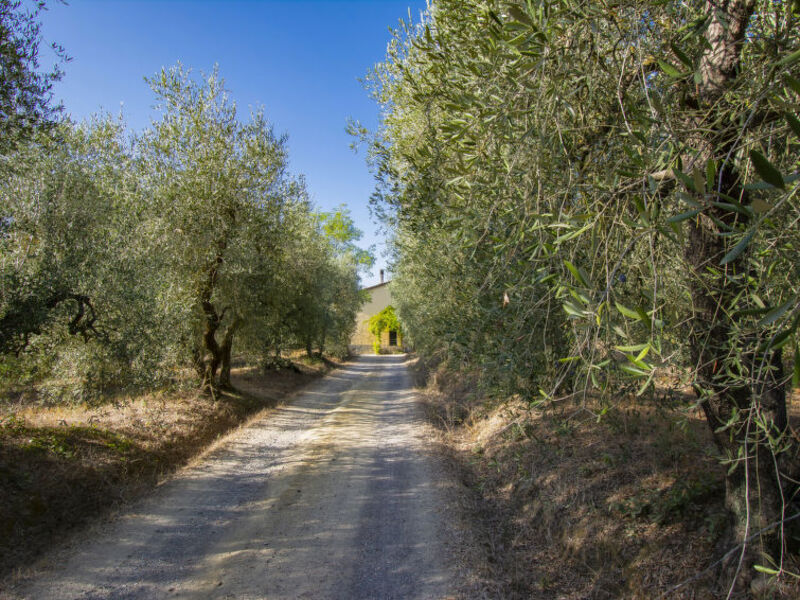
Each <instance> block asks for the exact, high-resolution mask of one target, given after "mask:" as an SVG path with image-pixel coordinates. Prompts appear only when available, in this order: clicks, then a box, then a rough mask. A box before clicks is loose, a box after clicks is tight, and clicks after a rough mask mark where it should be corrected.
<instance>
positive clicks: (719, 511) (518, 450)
mask: <svg viewBox="0 0 800 600" xmlns="http://www.w3.org/2000/svg"><path fill="white" fill-rule="evenodd" d="M416 370H417V372H418V377H417V379H418V382H419V383H421V382H423V381H427V387H426V388H425V389H424V391H423V392H422V393H423V397H424V399H425V401H426V403H427V408H428V416H429V418H430V420H431V421H432V422H433V423H434V424H435V425H436V427H438V429H439V432H440V441H441V443H442V445H443V446H444V447H445V449H446V452H448V453H449V454H450V456H451V458H452V460H453V462H454V464H455V465H456V466H457V468H458V469H459V470H460V472H461V478H462V480H463V481H464V483H466V484H467V486H468V487H470V488H471V489H472V491H473V494H472V504H471V510H472V514H473V518H474V520H475V522H476V523H478V524H479V526H480V527H481V529H482V531H481V535H482V539H483V544H484V545H485V547H486V548H487V553H488V560H487V561H486V564H485V569H484V571H483V573H482V579H483V582H482V583H483V588H484V590H486V594H487V595H488V596H490V597H498V598H499V597H502V598H533V599H537V598H540V599H542V600H544V599H552V598H559V599H562V600H568V599H575V600H577V599H601V598H603V599H607V598H638V599H642V600H645V599H646V600H651V599H653V598H660V597H665V598H687V599H688V598H692V599H703V598H709V599H710V598H720V597H722V598H724V597H725V595H726V593H727V589H721V587H720V586H719V582H718V581H717V571H716V570H715V568H714V567H713V563H714V562H715V560H716V559H717V558H719V557H720V556H721V554H723V553H724V551H725V550H727V548H723V547H722V545H723V540H724V533H725V528H726V524H727V513H726V511H725V508H724V505H723V496H724V471H723V469H722V467H721V466H720V464H719V461H718V457H717V451H716V449H715V447H714V445H713V443H712V441H711V437H710V434H709V432H708V427H707V425H706V423H705V421H704V420H702V418H701V414H699V413H698V412H697V411H686V410H678V409H677V405H673V406H672V407H670V406H668V404H669V403H668V402H666V400H667V398H665V397H664V396H660V397H658V398H656V399H654V400H655V401H652V402H649V403H646V402H641V401H637V402H634V401H632V400H631V399H628V398H623V397H621V398H618V399H617V401H616V402H615V403H614V405H613V406H608V405H606V406H604V407H603V406H599V405H595V406H593V405H591V401H590V400H583V401H577V402H573V401H571V400H570V401H565V402H562V403H561V404H560V405H557V406H556V407H551V408H549V409H548V410H546V411H539V410H532V409H531V408H530V407H529V405H528V404H527V403H526V402H523V401H522V400H521V399H519V398H509V399H506V400H505V401H502V402H499V401H489V400H487V399H486V398H485V397H483V396H481V395H480V393H479V392H478V391H477V390H478V386H477V385H475V382H476V381H477V379H476V378H474V377H473V378H470V377H465V376H464V375H463V374H459V376H458V377H455V376H453V375H452V374H451V375H448V374H447V373H446V372H445V371H443V370H436V369H434V370H433V372H430V373H429V372H428V370H427V369H426V368H425V367H424V365H418V366H417V369H416ZM685 404H686V403H685V402H683V403H682V405H684V406H685ZM604 408H605V414H604V415H603V417H602V419H599V420H598V418H597V415H598V414H599V413H600V412H601V411H602V410H603V409H604ZM792 412H793V413H794V416H795V418H797V415H798V412H800V410H798V401H797V399H796V398H794V399H793V403H792ZM788 558H789V557H787V559H788ZM795 559H796V557H795ZM785 566H786V567H787V568H789V569H790V570H791V571H793V572H798V565H797V564H793V565H791V566H790V564H789V562H787V563H786V565H785ZM765 592H766V593H768V594H772V595H767V596H764V597H770V598H797V597H800V588H798V587H797V586H796V584H795V587H791V588H789V587H782V588H781V589H776V588H775V587H769V585H768V582H767V585H765ZM662 595H663V596H662Z"/></svg>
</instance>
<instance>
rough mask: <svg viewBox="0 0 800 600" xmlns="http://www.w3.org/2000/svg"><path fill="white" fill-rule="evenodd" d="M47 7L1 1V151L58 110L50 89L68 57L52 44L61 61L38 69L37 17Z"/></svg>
mask: <svg viewBox="0 0 800 600" xmlns="http://www.w3.org/2000/svg"><path fill="white" fill-rule="evenodd" d="M44 8H45V3H44V2H43V1H37V2H32V3H30V7H29V3H27V2H22V0H0V72H2V82H1V83H0V154H6V153H7V152H10V151H12V150H13V149H14V148H16V147H17V145H18V144H20V143H22V142H25V141H26V140H28V139H29V138H30V137H31V136H32V135H33V134H34V132H35V131H36V130H37V129H39V128H41V127H42V126H45V125H49V124H51V122H52V117H53V116H54V115H55V114H56V113H57V111H58V107H53V106H52V105H51V93H50V89H51V88H52V85H53V82H55V81H58V80H59V79H60V78H61V75H62V73H61V70H60V63H61V62H64V61H66V60H67V57H66V54H65V52H64V49H63V48H61V47H60V46H59V45H58V44H55V43H53V44H51V47H52V49H53V51H54V53H55V57H56V59H57V61H58V62H57V63H56V65H55V66H54V67H53V69H52V70H51V71H49V72H44V73H42V72H40V71H39V46H40V45H41V43H42V36H41V32H40V30H41V25H40V23H39V21H38V17H39V13H40V12H41V11H42V10H44ZM6 166H8V165H6Z"/></svg>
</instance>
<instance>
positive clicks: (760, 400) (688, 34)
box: [352, 0, 800, 590]
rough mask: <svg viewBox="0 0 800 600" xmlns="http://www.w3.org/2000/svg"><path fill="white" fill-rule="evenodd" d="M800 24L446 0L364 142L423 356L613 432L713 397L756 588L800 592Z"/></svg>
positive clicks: (740, 548) (734, 563) (646, 8)
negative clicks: (792, 583)
mask: <svg viewBox="0 0 800 600" xmlns="http://www.w3.org/2000/svg"><path fill="white" fill-rule="evenodd" d="M799 19H800V3H798V2H796V1H789V0H707V1H700V0H694V1H690V2H685V1H682V2H677V1H672V0H660V1H659V0H622V1H619V0H615V1H610V0H607V1H591V2H589V1H586V0H560V1H558V2H550V1H542V0H517V1H510V0H435V1H434V2H433V3H432V4H431V5H430V7H429V9H428V11H427V12H426V14H425V15H424V17H423V19H422V21H421V22H420V23H417V24H412V23H405V24H403V25H402V26H401V27H400V28H399V29H398V30H397V31H396V32H395V37H394V40H393V42H392V43H391V44H390V46H389V49H388V53H387V57H386V60H385V61H384V62H383V63H382V64H380V65H378V66H377V67H376V68H375V69H374V71H372V72H371V73H370V75H369V77H368V85H369V87H370V89H371V91H372V94H373V95H374V97H375V99H376V101H377V102H378V103H379V104H380V106H381V108H382V114H383V119H382V125H381V128H380V129H379V130H378V131H377V132H369V131H367V130H366V129H364V128H363V127H361V126H360V125H358V124H357V123H354V124H353V126H352V133H354V134H355V135H357V136H360V137H361V138H362V140H363V142H364V143H366V144H367V145H368V147H369V158H370V161H371V163H372V165H373V168H374V170H375V173H376V178H377V181H378V186H377V189H376V192H375V194H374V196H373V205H374V208H375V210H376V211H377V212H379V213H380V214H381V215H382V218H383V219H384V221H385V222H386V223H387V224H388V225H389V226H390V227H391V229H392V231H393V232H394V242H393V244H394V252H395V264H394V275H395V277H394V282H393V285H394V292H393V293H394V298H395V303H396V306H397V309H398V314H399V316H400V319H401V320H402V322H403V327H404V331H405V333H406V335H407V337H408V338H409V339H410V340H411V341H412V342H413V344H414V345H415V347H416V348H417V349H418V350H419V351H420V352H421V353H422V354H424V355H427V356H429V357H440V358H443V359H444V360H445V361H446V362H447V364H449V366H450V368H453V369H465V370H474V371H478V372H480V374H481V381H482V384H483V386H484V388H485V389H486V390H487V391H488V392H490V393H494V394H495V395H498V396H499V395H503V394H522V395H523V397H526V398H528V399H529V401H530V404H531V406H532V407H546V406H552V405H553V404H554V403H558V402H564V401H566V400H567V399H569V400H571V401H575V402H580V403H583V404H584V405H585V407H586V410H587V411H590V412H592V413H593V414H592V417H596V418H598V419H599V418H602V416H603V414H604V409H603V408H602V407H603V406H608V405H609V403H611V402H613V401H614V399H615V398H620V397H622V396H623V395H624V394H625V393H626V392H629V393H630V395H632V396H635V397H637V398H639V401H641V402H657V403H663V401H664V395H663V384H664V382H667V383H668V384H671V385H673V386H674V387H676V388H678V387H683V386H691V387H692V389H693V390H694V395H695V398H694V400H693V401H692V402H691V403H690V405H687V406H686V408H690V407H691V406H694V407H698V408H700V409H702V411H703V412H704V414H705V417H706V420H707V421H708V425H709V427H710V430H711V434H712V435H713V438H714V440H715V442H716V445H717V448H718V450H719V456H720V460H721V462H722V463H723V465H724V468H725V470H726V506H727V508H728V510H729V512H730V515H731V527H730V532H731V533H730V539H729V540H728V541H729V547H735V548H736V549H737V551H736V552H732V553H731V554H729V555H728V556H729V557H730V560H728V561H727V563H726V568H725V576H726V577H727V580H728V581H732V582H733V585H734V587H736V588H737V589H739V590H746V589H747V586H748V585H749V582H750V580H751V579H752V578H753V576H754V575H756V574H757V573H758V572H761V573H762V574H764V573H766V574H770V575H776V574H778V575H781V576H783V577H789V576H794V577H797V576H798V574H796V573H795V574H792V573H787V572H786V571H785V569H784V563H783V562H782V557H783V556H784V555H785V553H786V552H787V551H797V547H798V539H797V529H796V528H793V525H794V524H795V521H794V519H795V517H797V515H798V513H800V501H799V497H798V490H799V489H800V484H799V483H798V482H800V459H799V458H798V451H799V450H800V443H799V442H800V439H798V437H797V434H796V433H795V432H794V431H793V430H792V429H791V428H790V427H789V426H788V423H787V410H786V398H787V391H788V390H790V388H791V385H792V380H793V378H794V383H795V385H798V383H800V354H799V353H798V351H797V346H798V342H797V339H798V338H797V327H798V323H799V322H800V296H798V289H797V281H798V276H800V270H799V269H800V255H798V250H800V228H798V218H800V203H799V202H798V189H800V188H798V184H797V181H798V179H800V173H798V171H799V170H800V152H798V151H799V150H800V121H798V116H797V114H798V108H800V72H798V69H799V68H800V27H798V20H799ZM598 399H599V403H598V402H597V400H598ZM589 400H592V401H589Z"/></svg>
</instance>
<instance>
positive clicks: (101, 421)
mask: <svg viewBox="0 0 800 600" xmlns="http://www.w3.org/2000/svg"><path fill="white" fill-rule="evenodd" d="M333 364H334V363H331V362H330V361H322V360H320V361H315V362H306V363H295V365H296V367H297V370H296V371H295V370H293V369H281V370H278V371H268V372H266V373H265V372H262V371H260V370H258V369H255V368H239V369H235V370H234V373H233V384H234V387H235V391H231V392H225V393H223V394H221V395H219V396H217V397H216V398H215V399H212V398H210V397H208V396H206V395H203V394H199V393H197V392H195V391H188V392H187V391H184V392H171V393H166V392H164V393H153V394H147V395H141V396H137V397H129V398H117V399H115V401H114V402H113V403H107V404H102V405H99V406H93V407H92V406H87V405H74V406H51V407H45V406H37V405H25V404H21V403H15V404H6V405H2V406H0V411H2V412H0V575H7V574H9V573H11V572H13V571H14V570H15V569H17V568H20V567H21V566H22V565H25V564H28V563H29V562H30V561H31V560H32V559H33V558H35V557H36V556H37V555H38V554H39V553H41V551H42V550H43V549H45V548H47V547H48V546H50V545H51V544H52V543H53V542H54V541H55V540H57V539H59V538H60V537H62V536H63V535H64V534H66V533H67V532H68V530H70V529H72V528H74V527H76V526H77V525H80V524H82V523H85V522H86V521H88V520H89V519H91V518H93V517H96V516H98V515H102V514H104V513H106V512H108V511H109V510H110V509H112V508H113V507H115V506H117V505H119V504H120V503H122V502H124V501H126V500H129V499H131V498H132V497H134V496H136V495H137V494H139V493H141V492H142V491H145V490H147V489H149V488H151V487H152V486H153V485H155V484H156V483H157V482H158V481H159V480H160V479H161V478H163V477H164V476H165V475H166V474H169V473H171V472H172V471H174V470H175V469H176V468H178V467H180V466H182V465H184V464H185V463H186V462H187V461H189V460H190V459H191V458H192V457H194V456H195V455H197V454H198V453H199V452H201V451H202V450H203V449H204V448H206V447H207V446H208V445H209V444H210V443H211V442H213V441H214V440H215V439H217V438H218V437H219V436H221V435H222V434H224V433H226V432H227V431H229V430H230V429H232V428H233V427H236V426H237V425H239V424H241V423H242V422H244V421H245V420H246V419H247V418H249V417H250V416H251V415H253V414H255V413H256V412H258V411H260V410H261V409H264V408H269V407H273V406H275V405H276V404H278V403H279V402H281V401H282V400H283V399H285V398H287V397H288V396H289V395H291V394H292V393H293V392H295V391H297V390H299V389H300V388H302V387H303V386H305V385H307V384H308V383H309V382H310V381H312V380H314V379H316V378H318V377H320V376H322V375H324V374H325V373H326V372H327V371H328V370H330V368H332V366H333Z"/></svg>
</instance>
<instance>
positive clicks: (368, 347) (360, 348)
mask: <svg viewBox="0 0 800 600" xmlns="http://www.w3.org/2000/svg"><path fill="white" fill-rule="evenodd" d="M383 276H384V272H383V269H381V282H380V283H378V284H376V285H373V286H371V287H368V288H364V291H365V292H367V293H368V294H369V299H368V300H367V301H366V302H365V303H364V305H363V306H362V307H361V310H360V311H359V313H358V315H356V330H355V333H353V337H352V338H351V340H350V349H351V350H352V351H353V352H354V353H356V354H364V353H371V352H372V351H373V349H372V341H373V335H372V333H370V331H369V320H370V318H371V317H373V316H375V315H377V314H378V313H379V312H381V311H382V310H383V309H385V308H386V307H387V306H389V305H391V304H392V294H391V291H390V290H391V285H390V283H391V282H389V281H384V280H383ZM401 343H402V341H401V340H400V335H399V333H398V332H397V331H384V332H383V333H382V334H381V349H383V350H397V349H398V347H399V346H400V344H401Z"/></svg>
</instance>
